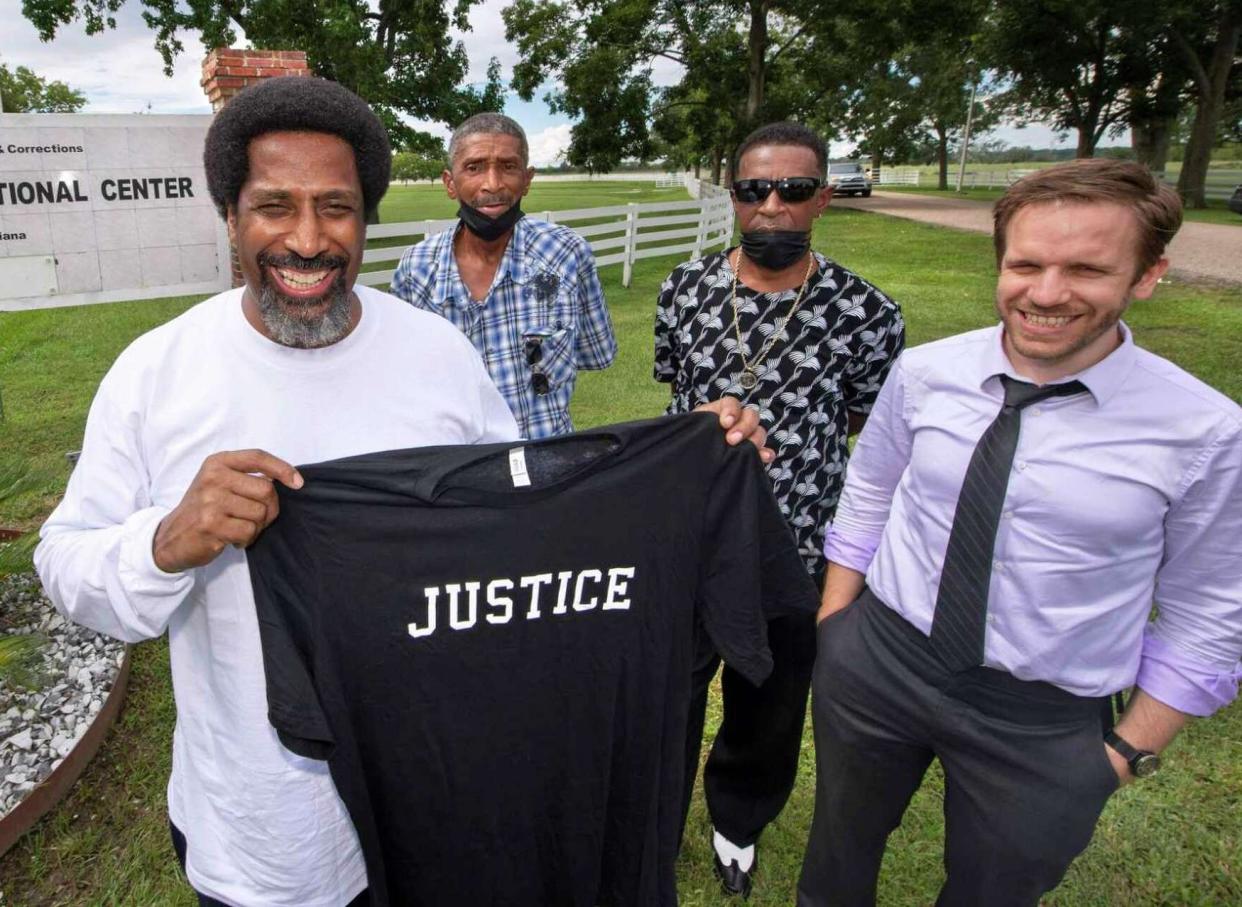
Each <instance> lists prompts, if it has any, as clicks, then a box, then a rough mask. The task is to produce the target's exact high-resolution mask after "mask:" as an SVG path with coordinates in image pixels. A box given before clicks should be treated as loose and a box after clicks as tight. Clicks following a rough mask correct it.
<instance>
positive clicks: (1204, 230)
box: [832, 192, 1242, 284]
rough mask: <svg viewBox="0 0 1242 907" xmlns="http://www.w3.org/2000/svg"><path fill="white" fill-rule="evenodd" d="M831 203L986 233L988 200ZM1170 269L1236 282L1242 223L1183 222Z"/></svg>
mask: <svg viewBox="0 0 1242 907" xmlns="http://www.w3.org/2000/svg"><path fill="white" fill-rule="evenodd" d="M832 204H833V206H834V207H840V208H854V209H857V210H859V211H875V212H877V213H880V214H889V215H891V216H893V217H904V218H907V219H909V220H918V221H923V222H924V223H929V224H937V225H939V226H941V227H955V228H957V229H958V230H974V231H977V232H979V233H988V234H990V233H991V232H992V205H991V203H989V202H978V201H971V200H968V199H962V198H946V197H943V196H931V195H914V194H912V193H909V192H873V193H872V195H871V198H839V199H833V200H832ZM1169 260H1170V261H1171V262H1172V264H1173V267H1172V271H1173V273H1174V274H1177V275H1179V276H1182V277H1188V278H1191V279H1193V280H1210V281H1215V282H1219V283H1231V284H1242V227H1230V226H1228V225H1226V224H1198V223H1189V222H1188V223H1185V224H1182V229H1181V230H1179V231H1178V233H1177V236H1175V237H1174V238H1173V242H1172V243H1171V244H1170V245H1169Z"/></svg>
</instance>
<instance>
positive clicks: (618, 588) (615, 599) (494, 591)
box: [406, 567, 636, 639]
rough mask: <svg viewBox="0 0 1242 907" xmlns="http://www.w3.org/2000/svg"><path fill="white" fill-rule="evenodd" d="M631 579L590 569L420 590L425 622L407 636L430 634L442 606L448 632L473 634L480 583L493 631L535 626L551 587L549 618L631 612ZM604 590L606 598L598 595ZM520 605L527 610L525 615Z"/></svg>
mask: <svg viewBox="0 0 1242 907" xmlns="http://www.w3.org/2000/svg"><path fill="white" fill-rule="evenodd" d="M605 573H607V574H608V576H607V580H608V582H607V586H605V585H604V574H605ZM635 574H636V570H635V568H634V567H608V568H603V569H596V568H593V567H592V568H587V569H585V570H562V571H560V572H558V573H555V574H553V573H536V574H534V575H531V576H522V577H518V578H517V579H510V578H508V577H496V578H495V579H490V580H478V581H474V580H470V581H464V582H460V583H445V584H444V585H443V586H426V587H424V588H423V606H424V607H425V608H426V609H427V613H426V617H425V618H423V619H422V621H421V622H420V621H419V620H418V619H415V620H414V621H412V622H411V623H409V624H407V625H406V632H408V633H409V635H410V636H411V637H413V638H414V639H422V638H425V637H428V636H431V635H432V634H434V633H435V632H436V629H437V626H438V621H439V612H440V607H441V603H443V606H444V609H445V611H446V612H447V618H448V625H449V627H451V628H452V629H453V630H472V629H474V628H475V627H476V626H477V625H478V623H479V599H480V598H482V597H483V592H484V590H483V585H484V583H486V584H487V589H486V596H487V597H486V599H485V600H484V607H485V608H486V611H485V613H484V615H483V616H484V619H485V621H486V622H487V623H489V624H493V625H499V624H508V623H512V622H513V619H514V617H522V616H525V618H526V619H527V620H539V619H540V618H541V617H543V606H544V603H546V601H547V599H546V598H542V593H543V590H544V589H545V588H549V589H550V588H551V587H552V585H553V584H554V583H555V585H556V604H555V606H554V607H553V608H552V612H551V613H552V614H557V615H564V614H569V613H571V607H570V606H571V605H572V612H573V613H582V612H584V611H594V610H597V609H598V610H602V611H627V610H629V609H630V589H629V583H630V581H631V580H633V579H634V577H635ZM516 589H521V590H523V591H525V592H526V594H527V598H526V600H525V601H523V600H522V598H521V593H517V594H515V590H516ZM605 589H606V594H603V595H601V594H602V593H604V592H605ZM441 593H443V595H441ZM592 593H594V594H592ZM549 595H551V593H550V592H549ZM571 596H572V597H571ZM523 604H525V606H526V607H525V610H524V611H523V610H522V606H523ZM415 607H417V605H416V606H415ZM419 616H420V617H421V615H419Z"/></svg>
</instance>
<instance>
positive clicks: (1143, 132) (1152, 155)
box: [1130, 117, 1177, 173]
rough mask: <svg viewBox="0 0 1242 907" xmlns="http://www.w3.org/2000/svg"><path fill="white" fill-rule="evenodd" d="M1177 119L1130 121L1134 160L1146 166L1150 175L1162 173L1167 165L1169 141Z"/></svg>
mask: <svg viewBox="0 0 1242 907" xmlns="http://www.w3.org/2000/svg"><path fill="white" fill-rule="evenodd" d="M1176 122H1177V117H1161V118H1153V119H1150V120H1143V121H1141V122H1139V121H1131V123H1130V147H1131V148H1133V149H1134V159H1135V160H1137V161H1138V162H1139V163H1140V164H1146V165H1147V168H1148V169H1149V170H1151V172H1152V173H1164V170H1165V167H1167V166H1168V163H1169V140H1170V139H1171V138H1172V135H1173V126H1174V124H1175V123H1176Z"/></svg>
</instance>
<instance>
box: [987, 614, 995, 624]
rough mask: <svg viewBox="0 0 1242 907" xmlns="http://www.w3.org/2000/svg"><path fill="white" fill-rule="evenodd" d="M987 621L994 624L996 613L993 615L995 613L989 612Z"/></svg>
mask: <svg viewBox="0 0 1242 907" xmlns="http://www.w3.org/2000/svg"><path fill="white" fill-rule="evenodd" d="M988 623H990V624H994V623H996V615H995V614H989V615H988Z"/></svg>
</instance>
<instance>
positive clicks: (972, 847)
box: [798, 591, 1118, 907]
mask: <svg viewBox="0 0 1242 907" xmlns="http://www.w3.org/2000/svg"><path fill="white" fill-rule="evenodd" d="M818 641H819V654H818V658H817V660H816V665H815V672H814V680H813V689H814V705H813V719H814V726H815V759H816V766H817V775H816V787H815V818H814V821H813V823H812V826H811V836H810V840H809V841H808V843H807V850H806V857H805V860H804V862H803V865H802V876H801V878H800V880H799V882H798V905H799V907H827V905H834V907H837V905H845V907H854V905H871V904H874V903H875V896H876V881H877V878H878V875H879V870H880V860H881V857H882V856H883V854H884V847H885V843H886V841H887V839H888V835H889V833H890V832H891V831H892V830H893V829H894V828H896V827H897V825H898V824H899V823H900V822H901V816H902V814H903V813H904V812H905V809H906V806H907V805H908V804H909V802H910V798H911V797H912V796H913V795H914V792H915V791H916V790H917V789H918V787H919V784H920V783H921V782H922V779H923V773H924V772H925V771H926V769H927V766H928V765H929V764H930V763H931V760H932V758H933V757H935V758H938V759H939V760H940V763H941V765H942V767H943V769H944V776H945V802H944V816H945V856H944V863H945V870H946V875H947V878H946V880H945V883H944V886H943V888H942V889H941V891H940V897H939V899H938V900H937V902H936V903H937V904H938V905H940V907H961V905H989V907H992V905H998V904H1004V905H1006V907H1021V905H1030V907H1034V905H1037V904H1038V903H1039V900H1040V897H1041V896H1042V895H1043V894H1044V893H1045V892H1047V891H1049V890H1051V889H1052V888H1055V887H1056V885H1057V884H1058V883H1059V882H1060V881H1061V878H1062V876H1063V875H1064V874H1065V870H1066V869H1068V868H1069V864H1070V863H1071V862H1072V861H1073V859H1074V857H1076V856H1077V855H1078V854H1079V853H1081V852H1082V850H1083V849H1084V848H1085V847H1086V846H1087V844H1088V842H1090V840H1091V835H1092V833H1093V832H1094V830H1095V824H1096V821H1097V820H1098V819H1099V815H1100V812H1101V810H1102V809H1103V807H1104V804H1105V802H1107V800H1108V798H1109V796H1110V795H1111V794H1112V793H1113V791H1114V790H1116V788H1117V784H1118V779H1117V774H1116V772H1115V771H1114V769H1113V767H1112V764H1111V763H1110V762H1109V760H1108V756H1107V755H1106V753H1105V749H1104V740H1103V735H1104V723H1105V721H1106V720H1107V721H1109V722H1111V711H1108V707H1109V702H1108V699H1107V698H1104V699H1093V698H1085V697H1079V696H1075V695H1073V694H1072V693H1069V692H1066V691H1065V690H1062V689H1060V688H1058V687H1055V686H1052V685H1051V684H1046V683H1040V682H1037V681H1022V680H1018V679H1017V678H1015V677H1013V676H1012V675H1011V674H1008V673H1006V672H1004V671H997V670H993V669H991V668H983V667H980V668H973V669H971V670H969V671H965V672H963V673H960V674H951V673H949V672H948V671H947V670H946V669H945V668H944V667H943V665H942V664H941V663H940V661H939V659H938V658H937V657H936V656H935V654H934V653H933V652H932V651H931V649H930V647H929V645H928V642H927V637H925V636H924V635H923V634H922V633H920V632H919V631H918V630H917V629H915V627H914V626H912V625H911V624H910V623H909V622H907V621H906V620H905V619H904V618H902V617H901V616H900V615H899V614H897V612H895V611H893V610H892V609H891V608H888V607H887V606H886V605H885V604H884V603H883V602H881V601H880V600H879V599H877V598H876V597H875V596H874V595H872V594H871V592H870V591H864V592H863V594H862V596H861V597H860V598H859V599H858V600H857V601H855V602H854V603H853V604H851V605H850V606H849V607H847V608H845V609H844V610H842V611H839V612H837V613H836V614H833V615H832V616H831V617H829V618H828V619H827V620H825V621H824V622H823V623H821V624H820V626H819V629H818Z"/></svg>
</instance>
